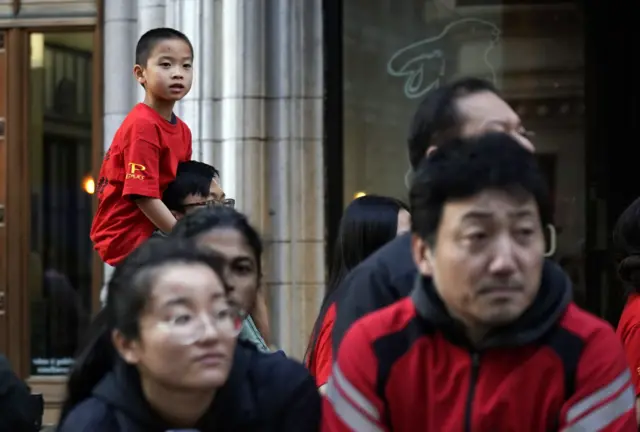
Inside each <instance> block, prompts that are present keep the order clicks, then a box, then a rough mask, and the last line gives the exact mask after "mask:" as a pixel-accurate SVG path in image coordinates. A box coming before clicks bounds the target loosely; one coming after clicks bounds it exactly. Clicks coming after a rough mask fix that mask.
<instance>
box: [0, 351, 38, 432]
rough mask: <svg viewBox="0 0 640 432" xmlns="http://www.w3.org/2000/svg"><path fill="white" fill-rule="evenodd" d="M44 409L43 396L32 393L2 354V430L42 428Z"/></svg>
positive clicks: (0, 422) (0, 401)
mask: <svg viewBox="0 0 640 432" xmlns="http://www.w3.org/2000/svg"><path fill="white" fill-rule="evenodd" d="M43 410H44V407H43V403H42V397H41V396H36V395H31V392H30V391H29V387H27V385H26V384H25V383H23V382H22V381H21V380H20V378H18V377H17V376H16V374H15V373H13V370H12V369H11V365H10V364H9V361H8V360H7V358H6V357H4V356H1V355H0V432H15V431H20V432H30V431H38V430H40V424H41V423H42V413H43Z"/></svg>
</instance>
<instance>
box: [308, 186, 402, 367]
mask: <svg viewBox="0 0 640 432" xmlns="http://www.w3.org/2000/svg"><path fill="white" fill-rule="evenodd" d="M400 210H407V211H409V208H408V207H407V205H406V204H404V203H403V202H401V201H399V200H396V199H394V198H389V197H384V196H378V195H365V196H363V197H361V198H358V199H355V200H353V201H351V203H350V204H349V205H348V206H347V208H346V209H345V211H344V214H343V215H342V219H341V220H340V227H339V229H338V238H337V240H336V245H335V249H334V252H333V261H332V264H331V268H330V272H329V282H328V283H327V285H326V288H325V292H324V298H323V300H322V305H321V306H320V313H319V314H318V318H317V319H316V322H315V324H314V326H313V332H312V333H311V338H310V340H309V345H308V346H307V353H306V354H305V357H306V358H308V359H309V361H311V360H312V357H311V353H312V352H313V349H314V348H315V345H316V342H317V338H318V333H319V331H320V327H321V326H322V322H323V320H324V317H325V315H326V313H327V310H328V308H329V306H331V304H332V303H333V301H332V300H333V294H334V292H335V291H336V289H337V288H338V286H339V285H340V283H341V282H342V280H343V279H344V277H345V276H346V275H347V273H349V271H351V269H353V268H354V267H355V266H357V265H358V264H360V263H361V262H362V261H364V260H365V259H366V258H367V257H368V256H369V255H371V254H372V253H374V252H375V251H376V250H378V249H379V248H381V247H382V246H384V245H385V244H386V243H388V242H389V241H391V240H392V239H393V238H394V237H396V234H397V232H398V212H399V211H400ZM309 366H310V364H309Z"/></svg>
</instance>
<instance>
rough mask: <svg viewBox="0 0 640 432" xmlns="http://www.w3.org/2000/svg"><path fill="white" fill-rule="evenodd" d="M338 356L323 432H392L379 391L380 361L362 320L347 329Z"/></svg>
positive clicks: (324, 409) (328, 397)
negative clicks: (387, 423) (377, 390)
mask: <svg viewBox="0 0 640 432" xmlns="http://www.w3.org/2000/svg"><path fill="white" fill-rule="evenodd" d="M337 356H338V359H337V362H336V363H335V364H334V365H333V369H332V371H331V377H330V378H329V382H328V384H327V391H326V395H325V397H324V400H323V414H322V415H323V419H322V431H323V432H351V431H371V432H387V431H389V430H390V429H389V428H388V427H387V426H386V422H385V421H384V419H383V415H384V403H383V402H382V401H381V400H380V398H379V397H378V394H377V392H376V377H377V360H376V357H375V353H374V352H373V350H372V349H371V343H369V342H368V341H367V336H366V333H365V329H364V328H363V326H362V323H359V324H356V325H355V326H353V327H352V328H351V329H350V330H349V331H348V332H347V334H346V336H345V338H344V343H343V344H342V347H341V349H340V351H339V352H338V354H337Z"/></svg>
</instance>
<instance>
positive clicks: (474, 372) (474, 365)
mask: <svg viewBox="0 0 640 432" xmlns="http://www.w3.org/2000/svg"><path fill="white" fill-rule="evenodd" d="M478 369H480V354H479V353H477V352H472V353H471V379H470V381H469V393H468V394H467V406H466V408H465V410H464V430H465V431H466V432H471V421H472V419H473V399H474V397H475V393H476V382H477V381H478Z"/></svg>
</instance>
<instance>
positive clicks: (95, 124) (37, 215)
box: [0, 27, 102, 424]
mask: <svg viewBox="0 0 640 432" xmlns="http://www.w3.org/2000/svg"><path fill="white" fill-rule="evenodd" d="M99 35H100V33H99V31H98V29H96V28H94V27H91V28H71V29H69V28H66V29H64V30H62V29H61V31H50V30H47V31H39V30H35V29H22V28H20V29H9V30H5V31H1V32H0V351H1V352H3V353H4V354H6V355H7V357H8V358H9V360H10V361H11V363H12V366H13V368H14V370H15V371H16V373H17V374H18V375H19V376H21V377H22V378H24V379H26V380H27V382H28V384H29V386H30V387H31V389H32V392H34V393H40V394H42V395H43V396H44V399H45V417H44V423H45V424H53V423H55V422H56V421H57V417H58V412H59V408H60V404H61V402H62V400H63V395H64V387H65V384H66V374H67V373H68V372H69V370H70V368H71V366H72V364H73V356H74V354H75V352H76V350H77V348H78V345H79V341H80V339H81V337H82V336H83V334H82V332H83V330H84V329H86V328H87V324H88V322H89V319H90V316H91V312H92V306H93V305H95V304H96V302H97V298H98V289H96V287H98V286H99V285H100V284H101V282H102V281H101V278H102V274H101V270H100V271H99V272H98V273H96V272H95V271H94V269H95V268H100V267H101V266H99V265H96V258H95V254H93V251H92V247H91V243H90V240H89V229H90V224H91V219H92V215H93V205H94V203H93V201H94V200H93V192H94V183H93V178H94V176H95V173H96V172H97V169H98V168H99V163H100V161H101V159H102V88H101V82H102V65H101V64H102V47H101V45H102V41H101V40H100V38H99ZM9 106H10V107H11V110H7V107H9ZM5 117H6V121H5ZM5 125H6V127H5ZM96 282H98V283H96Z"/></svg>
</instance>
